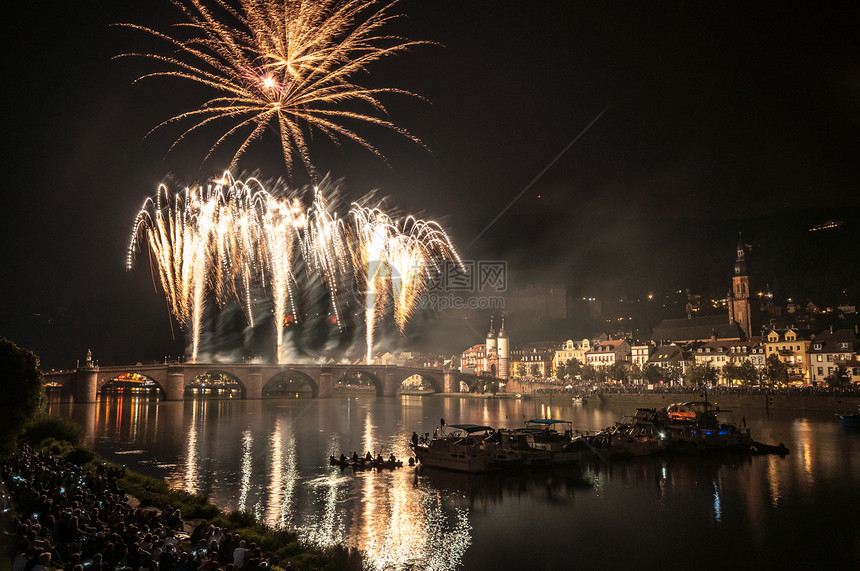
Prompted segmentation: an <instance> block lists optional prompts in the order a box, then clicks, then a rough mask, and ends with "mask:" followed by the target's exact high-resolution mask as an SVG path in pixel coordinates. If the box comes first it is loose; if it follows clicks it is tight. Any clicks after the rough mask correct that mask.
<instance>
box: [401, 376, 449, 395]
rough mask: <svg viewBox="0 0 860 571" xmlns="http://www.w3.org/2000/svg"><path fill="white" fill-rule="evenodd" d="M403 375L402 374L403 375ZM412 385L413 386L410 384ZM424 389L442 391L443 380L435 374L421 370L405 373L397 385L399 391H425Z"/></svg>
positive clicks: (435, 391)
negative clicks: (420, 371) (421, 371)
mask: <svg viewBox="0 0 860 571" xmlns="http://www.w3.org/2000/svg"><path fill="white" fill-rule="evenodd" d="M401 376H402V375H401ZM410 385H411V386H410ZM422 389H429V390H431V391H432V392H434V393H441V392H443V390H442V382H441V381H440V380H439V379H438V378H436V377H435V376H433V375H428V374H425V373H419V372H410V373H407V374H405V376H404V377H403V379H401V380H400V383H398V385H397V392H398V393H401V392H408V391H410V390H412V391H418V392H425V391H424V390H422Z"/></svg>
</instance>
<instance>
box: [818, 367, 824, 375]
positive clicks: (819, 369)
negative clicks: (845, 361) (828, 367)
mask: <svg viewBox="0 0 860 571" xmlns="http://www.w3.org/2000/svg"><path fill="white" fill-rule="evenodd" d="M818 374H819V375H823V374H824V367H818Z"/></svg>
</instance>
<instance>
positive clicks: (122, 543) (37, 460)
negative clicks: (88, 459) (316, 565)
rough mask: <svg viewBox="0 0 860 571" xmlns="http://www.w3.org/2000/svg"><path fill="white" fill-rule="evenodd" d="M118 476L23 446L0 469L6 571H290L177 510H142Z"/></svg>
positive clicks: (235, 538) (241, 541) (238, 539)
mask: <svg viewBox="0 0 860 571" xmlns="http://www.w3.org/2000/svg"><path fill="white" fill-rule="evenodd" d="M121 476H122V474H121V471H120V470H117V469H112V468H109V467H106V466H104V465H101V466H99V467H98V469H96V470H95V471H85V470H83V469H81V467H79V466H77V465H75V464H73V463H71V462H67V461H65V460H63V459H62V458H59V457H56V456H53V455H51V454H45V453H42V452H39V451H37V450H34V449H33V448H31V447H29V446H27V445H22V446H20V447H19V449H18V451H17V452H16V453H15V454H14V455H13V456H12V457H11V458H9V459H7V460H5V461H3V462H2V463H0V477H2V481H3V482H5V485H6V487H7V489H8V493H9V496H10V497H11V500H12V504H13V505H14V506H15V508H16V512H17V514H18V517H15V518H13V519H12V520H11V525H12V528H11V530H10V533H11V534H12V535H13V538H12V541H13V542H14V545H15V547H16V554H15V559H14V561H13V564H12V571H49V570H62V571H154V570H156V569H157V570H158V571H218V570H223V571H237V570H240V569H241V570H242V571H270V570H271V571H278V570H280V571H291V570H292V569H295V566H293V565H291V564H290V563H287V564H286V565H283V566H282V565H280V564H279V562H278V560H277V558H276V557H274V556H272V555H271V554H268V553H266V554H264V553H262V551H261V550H260V548H259V547H257V546H256V545H255V544H254V543H247V544H246V542H245V540H244V539H243V538H241V537H239V535H238V534H236V535H234V534H231V533H229V532H227V531H225V530H223V529H221V528H217V527H215V526H213V525H210V524H208V523H207V522H205V521H200V522H197V525H193V524H189V523H186V522H185V521H184V520H183V518H182V514H181V513H180V512H179V510H178V509H172V508H166V509H164V510H157V509H155V508H141V507H139V506H134V505H133V504H136V503H137V502H136V501H135V500H134V499H132V498H129V497H128V496H127V495H125V494H124V493H123V490H122V489H121V488H120V487H119V485H118V483H117V479H118V478H119V477H121Z"/></svg>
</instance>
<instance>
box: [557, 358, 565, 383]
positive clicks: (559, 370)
mask: <svg viewBox="0 0 860 571" xmlns="http://www.w3.org/2000/svg"><path fill="white" fill-rule="evenodd" d="M555 372H556V374H557V375H558V378H559V379H563V378H564V377H565V376H566V375H567V367H565V366H564V362H563V361H559V362H558V367H556V368H555Z"/></svg>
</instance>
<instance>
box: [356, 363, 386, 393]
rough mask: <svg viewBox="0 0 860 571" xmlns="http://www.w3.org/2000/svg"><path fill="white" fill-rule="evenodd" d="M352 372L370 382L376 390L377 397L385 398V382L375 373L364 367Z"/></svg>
mask: <svg viewBox="0 0 860 571" xmlns="http://www.w3.org/2000/svg"><path fill="white" fill-rule="evenodd" d="M350 371H351V372H353V373H357V374H359V375H361V376H362V377H364V378H365V379H367V380H368V381H370V384H371V385H373V387H374V388H375V389H376V396H379V397H381V396H385V382H384V381H383V380H382V379H380V378H379V375H377V374H376V373H375V372H374V371H372V370H370V369H366V368H362V367H355V368H352V369H350Z"/></svg>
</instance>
